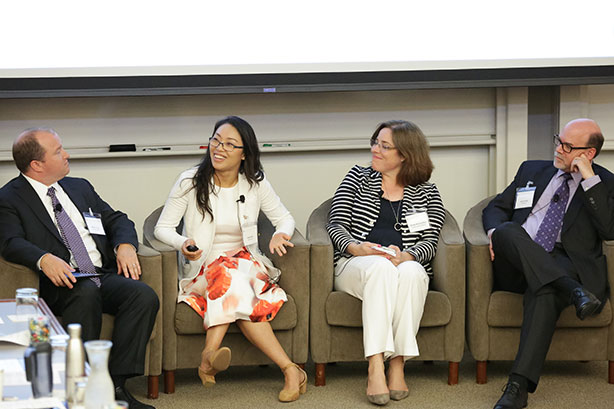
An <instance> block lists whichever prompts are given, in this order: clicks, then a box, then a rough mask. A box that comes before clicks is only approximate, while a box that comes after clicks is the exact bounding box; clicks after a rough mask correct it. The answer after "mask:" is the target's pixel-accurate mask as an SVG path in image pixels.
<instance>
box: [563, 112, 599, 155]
mask: <svg viewBox="0 0 614 409" xmlns="http://www.w3.org/2000/svg"><path fill="white" fill-rule="evenodd" d="M561 134H565V135H570V136H572V135H573V136H575V137H577V138H579V140H581V141H582V142H581V144H582V146H591V147H593V148H595V150H596V152H595V156H597V155H599V152H601V147H602V146H603V134H602V133H601V128H599V125H597V122H595V121H593V120H592V119H588V118H578V119H574V120H572V121H569V122H568V123H567V125H565V127H564V128H563V131H562V132H561Z"/></svg>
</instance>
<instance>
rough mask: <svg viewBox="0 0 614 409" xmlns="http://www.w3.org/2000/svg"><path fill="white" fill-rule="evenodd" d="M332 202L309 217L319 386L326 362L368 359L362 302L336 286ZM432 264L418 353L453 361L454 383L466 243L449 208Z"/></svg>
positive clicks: (451, 379)
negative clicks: (330, 224)
mask: <svg viewBox="0 0 614 409" xmlns="http://www.w3.org/2000/svg"><path fill="white" fill-rule="evenodd" d="M331 202H332V199H329V200H327V201H325V202H324V203H322V204H321V205H320V206H319V207H318V208H317V209H315V210H314V211H313V213H311V216H310V217H309V221H308V222H307V237H308V240H309V242H310V243H311V316H310V322H311V325H310V340H311V357H312V359H313V361H314V362H315V364H316V386H322V385H325V383H326V380H325V365H326V363H329V362H342V361H345V362H347V361H360V360H363V359H364V350H363V342H362V302H361V301H360V300H358V299H357V298H354V297H352V296H350V295H348V294H346V293H343V292H340V291H334V290H333V275H334V274H333V245H332V243H331V240H330V238H329V236H328V233H327V232H326V222H327V219H328V212H329V210H330V206H331ZM433 269H434V278H433V280H432V282H431V284H430V290H429V293H428V295H427V298H426V305H425V309H424V315H423V317H422V321H421V322H420V330H419V332H418V347H419V348H420V356H419V357H418V358H416V359H419V360H423V361H433V360H444V361H448V362H449V371H448V383H449V384H450V385H453V384H456V383H458V365H459V362H460V360H461V359H462V357H463V349H464V345H465V335H464V331H465V314H464V309H465V245H464V243H463V237H462V235H461V233H460V229H459V227H458V224H457V223H456V220H455V219H454V217H452V215H451V214H450V213H448V212H447V211H446V220H445V222H444V225H443V228H442V230H441V236H440V238H439V244H438V247H437V255H436V257H435V260H434V262H433Z"/></svg>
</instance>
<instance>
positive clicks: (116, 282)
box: [49, 273, 160, 376]
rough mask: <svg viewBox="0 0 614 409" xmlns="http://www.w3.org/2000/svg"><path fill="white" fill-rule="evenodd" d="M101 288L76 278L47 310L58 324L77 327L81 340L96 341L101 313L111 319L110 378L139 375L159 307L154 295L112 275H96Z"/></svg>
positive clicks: (63, 288) (133, 283) (141, 285)
mask: <svg viewBox="0 0 614 409" xmlns="http://www.w3.org/2000/svg"><path fill="white" fill-rule="evenodd" d="M100 281H101V287H100V288H98V287H96V284H95V283H94V282H93V281H91V280H90V279H89V278H80V279H78V280H77V282H76V283H75V284H74V287H73V288H72V289H69V288H68V287H60V288H59V291H60V294H59V296H58V297H57V298H56V299H55V302H53V303H52V304H51V305H49V307H50V308H51V311H52V312H53V313H54V314H55V315H58V316H61V317H62V324H63V325H64V326H67V325H68V324H71V323H79V324H81V327H82V328H81V331H82V332H81V337H82V339H83V341H89V340H93V339H99V338H100V330H101V327H102V314H103V313H107V314H111V315H113V316H115V321H114V324H113V336H112V341H113V347H112V349H111V356H110V358H109V371H110V373H111V375H125V376H134V375H141V374H143V373H144V369H145V350H146V348H147V342H148V341H149V337H150V335H151V331H152V329H153V325H154V321H155V318H156V314H157V312H158V309H159V307H160V304H159V301H158V296H157V295H156V293H155V292H154V291H153V290H152V289H151V287H149V286H148V285H147V284H145V283H142V282H141V281H136V280H132V279H129V278H126V277H124V276H123V275H117V274H114V273H106V274H103V275H102V276H100Z"/></svg>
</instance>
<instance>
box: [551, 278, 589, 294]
mask: <svg viewBox="0 0 614 409" xmlns="http://www.w3.org/2000/svg"><path fill="white" fill-rule="evenodd" d="M550 285H552V286H553V287H554V288H556V289H557V290H558V291H560V292H561V293H563V295H565V296H567V297H569V298H571V293H572V291H573V290H575V289H576V288H578V287H582V284H580V283H579V282H577V281H576V280H574V279H573V278H571V277H567V276H565V277H561V278H557V279H556V280H554V281H553V282H552V283H550Z"/></svg>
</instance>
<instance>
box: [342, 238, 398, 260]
mask: <svg viewBox="0 0 614 409" xmlns="http://www.w3.org/2000/svg"><path fill="white" fill-rule="evenodd" d="M378 246H379V244H376V243H371V242H369V241H363V242H362V243H360V244H358V243H351V244H350V245H349V246H348V247H347V249H346V250H345V251H346V252H347V253H350V254H351V255H353V256H382V257H386V258H390V256H389V255H388V254H386V253H383V252H381V251H377V250H375V249H374V248H373V247H378Z"/></svg>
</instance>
